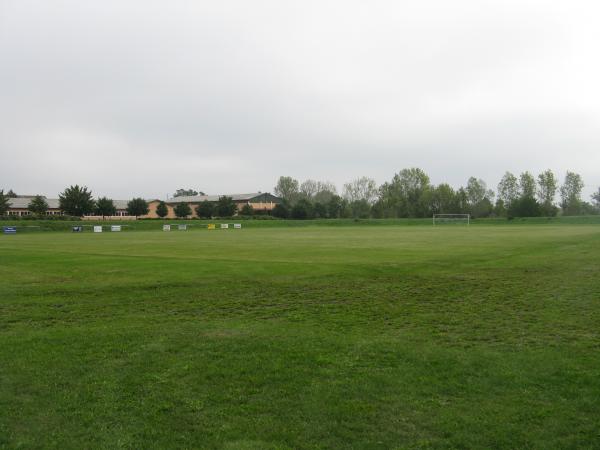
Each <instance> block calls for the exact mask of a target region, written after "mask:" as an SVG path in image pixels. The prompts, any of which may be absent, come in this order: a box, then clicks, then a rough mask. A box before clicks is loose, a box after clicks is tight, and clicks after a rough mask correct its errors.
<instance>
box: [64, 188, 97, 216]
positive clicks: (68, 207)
mask: <svg viewBox="0 0 600 450" xmlns="http://www.w3.org/2000/svg"><path fill="white" fill-rule="evenodd" d="M58 199H59V205H60V209H61V211H64V212H65V213H66V214H68V215H70V216H77V217H82V216H84V215H86V214H90V213H92V212H94V208H95V206H96V204H95V202H94V199H93V198H92V192H91V191H88V188H87V187H86V186H81V187H79V186H78V185H77V184H76V185H75V186H69V187H68V188H66V189H65V190H64V191H63V192H61V193H60V194H59V195H58Z"/></svg>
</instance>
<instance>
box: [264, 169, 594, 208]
mask: <svg viewBox="0 0 600 450" xmlns="http://www.w3.org/2000/svg"><path fill="white" fill-rule="evenodd" d="M583 187H584V184H583V180H582V178H581V176H580V175H579V174H577V173H574V172H570V171H568V172H567V173H566V175H565V178H564V180H563V182H562V184H560V185H559V180H558V178H557V177H556V175H555V174H554V173H553V172H552V171H551V170H546V171H544V172H542V173H540V174H538V176H537V177H535V176H534V175H533V174H531V173H530V172H523V173H521V174H520V175H519V176H518V177H517V176H515V175H514V174H512V173H510V172H506V173H505V174H504V176H503V177H502V179H501V181H500V183H499V184H498V186H497V191H496V192H494V190H492V189H489V188H488V186H487V184H486V183H485V181H483V180H482V179H480V178H476V177H470V178H469V179H468V180H467V183H466V186H461V187H459V188H458V189H455V188H453V187H452V186H450V185H449V184H448V183H441V184H438V185H434V184H432V183H431V181H430V178H429V176H428V175H427V174H426V173H425V172H424V171H423V170H422V169H419V168H409V169H403V170H401V171H400V172H398V173H396V174H395V175H394V176H393V178H392V179H391V180H390V181H387V182H385V183H383V184H382V185H380V186H377V184H376V183H375V180H373V179H371V178H368V177H361V178H357V179H355V180H352V181H350V182H349V183H346V184H344V186H343V190H342V192H341V194H338V192H337V189H336V187H335V185H334V184H333V183H330V182H327V181H326V182H322V181H315V180H306V181H304V182H303V183H300V182H298V180H296V179H294V178H292V177H289V176H282V177H280V178H279V180H278V181H277V185H276V186H275V188H274V192H275V194H276V195H278V196H280V197H281V198H282V199H283V202H282V203H281V204H279V205H277V206H276V208H275V209H274V211H273V215H275V216H277V217H281V218H293V219H309V218H340V217H346V218H369V217H373V218H394V217H397V218H410V217H414V218H418V217H431V216H432V215H433V214H470V215H471V216H472V217H474V218H483V217H508V218H511V217H539V216H548V217H551V216H556V215H559V214H560V215H583V214H600V188H599V189H598V190H597V191H596V192H595V193H594V194H593V195H592V196H591V200H592V202H591V203H589V202H586V201H584V200H583V199H582V197H581V192H582V189H583ZM557 197H558V198H559V202H558V204H557V203H556V199H557Z"/></svg>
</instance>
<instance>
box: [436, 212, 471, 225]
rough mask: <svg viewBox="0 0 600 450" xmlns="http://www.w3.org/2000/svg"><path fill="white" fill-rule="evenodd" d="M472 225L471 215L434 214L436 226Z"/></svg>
mask: <svg viewBox="0 0 600 450" xmlns="http://www.w3.org/2000/svg"><path fill="white" fill-rule="evenodd" d="M470 223H471V215H470V214H434V215H433V224H434V225H447V224H451V225H469V224H470Z"/></svg>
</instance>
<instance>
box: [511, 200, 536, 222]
mask: <svg viewBox="0 0 600 450" xmlns="http://www.w3.org/2000/svg"><path fill="white" fill-rule="evenodd" d="M540 215H541V208H540V204H539V203H538V202H537V200H536V199H535V198H534V197H532V196H527V197H520V198H518V199H516V200H513V201H512V203H511V204H510V206H509V207H508V217H539V216H540Z"/></svg>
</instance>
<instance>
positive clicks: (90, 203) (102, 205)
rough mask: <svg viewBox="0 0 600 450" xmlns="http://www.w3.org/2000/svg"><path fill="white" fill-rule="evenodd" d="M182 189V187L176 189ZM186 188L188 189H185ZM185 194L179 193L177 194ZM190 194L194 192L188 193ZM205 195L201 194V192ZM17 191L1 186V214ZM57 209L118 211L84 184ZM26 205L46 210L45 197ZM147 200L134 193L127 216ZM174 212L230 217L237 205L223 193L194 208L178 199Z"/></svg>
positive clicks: (162, 208) (162, 210)
mask: <svg viewBox="0 0 600 450" xmlns="http://www.w3.org/2000/svg"><path fill="white" fill-rule="evenodd" d="M180 191H182V190H181V189H180V190H178V192H180ZM186 192H189V191H186ZM182 195H187V193H185V194H181V193H180V194H179V195H176V197H177V196H179V197H180V196H182ZM190 195H197V193H196V194H190ZM200 195H204V194H200ZM15 197H17V195H16V194H15V193H14V192H13V191H12V190H10V191H9V192H8V193H6V194H5V193H4V191H3V190H0V216H4V215H5V214H6V213H7V211H8V210H9V207H10V199H11V198H15ZM58 198H59V208H60V210H61V211H62V212H63V213H65V214H66V215H68V216H73V217H83V216H85V215H91V214H93V215H96V216H102V217H107V216H114V215H115V214H116V213H117V208H116V206H115V204H114V201H113V200H112V199H110V198H107V197H100V198H98V199H94V198H93V195H92V191H90V190H89V189H88V188H87V187H86V186H79V185H74V186H69V187H68V188H66V189H65V190H64V191H63V192H61V193H60V194H59V196H58ZM27 209H28V210H29V211H30V212H31V213H32V214H33V215H35V216H38V217H42V216H45V215H46V214H47V212H48V202H47V201H46V199H45V197H43V196H41V195H36V196H35V197H33V198H32V199H31V201H30V202H29V205H28V206H27ZM149 210H150V209H149V206H148V202H147V201H146V200H144V199H143V198H140V197H136V198H133V199H131V200H130V201H128V202H127V214H129V215H130V216H135V217H140V216H145V215H146V214H148V212H149ZM173 212H174V213H175V215H176V216H177V217H179V218H185V217H189V216H191V215H193V213H195V214H196V216H198V217H200V218H211V217H214V216H219V217H231V216H233V215H235V213H236V212H237V205H236V204H235V202H234V201H233V199H232V198H231V197H228V196H222V197H219V200H218V201H217V202H216V203H212V202H208V201H203V202H201V203H200V204H199V205H198V206H197V207H196V208H194V211H193V212H192V208H191V207H190V206H189V205H188V204H187V203H178V204H177V205H176V206H175V207H174V208H173ZM252 212H253V211H252V207H251V206H250V205H245V206H244V208H242V210H241V211H240V213H241V214H247V215H252ZM168 213H169V210H168V208H167V204H166V203H165V202H164V201H161V202H159V204H158V205H157V208H156V214H157V215H158V216H159V217H161V218H164V217H166V216H167V215H168Z"/></svg>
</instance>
